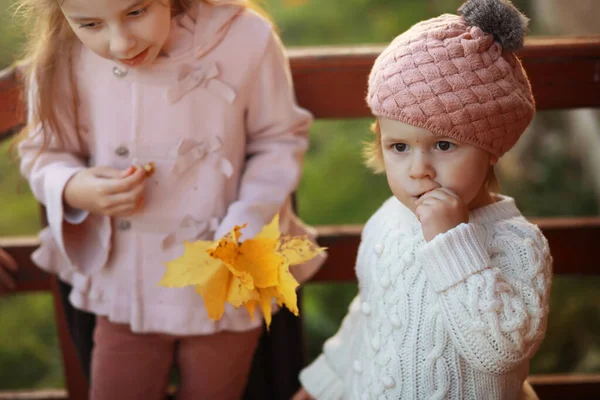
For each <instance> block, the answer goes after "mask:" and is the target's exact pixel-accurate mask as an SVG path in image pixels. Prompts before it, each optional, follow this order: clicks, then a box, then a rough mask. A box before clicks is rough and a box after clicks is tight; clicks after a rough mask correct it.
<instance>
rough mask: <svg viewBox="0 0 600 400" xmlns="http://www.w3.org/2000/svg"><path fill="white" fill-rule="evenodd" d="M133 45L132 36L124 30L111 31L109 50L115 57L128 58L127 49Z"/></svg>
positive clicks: (129, 55)
mask: <svg viewBox="0 0 600 400" xmlns="http://www.w3.org/2000/svg"><path fill="white" fill-rule="evenodd" d="M134 47H135V40H134V38H133V37H132V36H131V35H130V34H129V33H128V32H126V31H124V30H118V31H116V32H113V34H112V35H111V38H110V52H111V53H112V54H113V55H114V56H115V57H117V58H128V57H131V56H132V55H131V54H129V51H130V50H131V49H133V48H134Z"/></svg>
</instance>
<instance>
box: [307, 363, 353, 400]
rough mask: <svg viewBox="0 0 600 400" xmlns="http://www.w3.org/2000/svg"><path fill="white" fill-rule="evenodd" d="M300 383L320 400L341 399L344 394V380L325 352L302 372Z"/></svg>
mask: <svg viewBox="0 0 600 400" xmlns="http://www.w3.org/2000/svg"><path fill="white" fill-rule="evenodd" d="M300 383H301V384H302V387H303V388H304V389H305V390H306V391H307V392H308V393H309V394H310V395H311V396H312V397H314V398H315V399H318V400H339V399H341V398H342V397H343V395H344V386H343V382H342V380H341V379H340V378H339V377H338V376H337V374H336V373H335V371H334V370H333V369H332V368H331V366H330V365H329V363H328V362H327V359H326V358H325V356H324V355H323V354H321V355H320V356H319V357H318V358H317V359H316V360H315V361H314V362H313V363H312V364H311V365H309V366H308V367H306V368H304V369H303V370H302V371H301V372H300Z"/></svg>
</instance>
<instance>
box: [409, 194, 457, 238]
mask: <svg viewBox="0 0 600 400" xmlns="http://www.w3.org/2000/svg"><path fill="white" fill-rule="evenodd" d="M415 204H416V206H417V208H416V209H415V214H416V215H417V218H418V219H419V221H420V222H421V227H422V228H423V236H424V237H425V240H427V241H428V242H429V241H431V240H432V239H433V238H434V237H436V235H438V234H440V233H444V232H447V231H449V230H450V229H452V228H454V227H456V226H458V225H460V224H461V223H463V222H469V209H468V208H467V205H466V204H465V203H464V202H463V201H462V199H461V198H460V197H458V196H457V195H456V194H455V193H454V192H452V191H451V190H448V189H445V188H438V189H434V190H432V191H430V192H427V193H425V194H424V195H423V196H421V198H419V199H418V200H417V201H416V203H415Z"/></svg>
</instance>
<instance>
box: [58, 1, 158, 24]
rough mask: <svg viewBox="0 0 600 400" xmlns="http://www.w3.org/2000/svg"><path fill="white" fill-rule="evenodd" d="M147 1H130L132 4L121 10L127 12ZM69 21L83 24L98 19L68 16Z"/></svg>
mask: <svg viewBox="0 0 600 400" xmlns="http://www.w3.org/2000/svg"><path fill="white" fill-rule="evenodd" d="M147 1H148V0H132V3H131V4H130V5H129V6H127V7H126V8H124V9H123V11H129V10H131V9H132V8H136V7H139V6H141V5H142V4H144V3H146V2H147ZM69 19H70V20H72V21H75V22H83V21H91V20H94V19H98V18H96V17H83V16H69Z"/></svg>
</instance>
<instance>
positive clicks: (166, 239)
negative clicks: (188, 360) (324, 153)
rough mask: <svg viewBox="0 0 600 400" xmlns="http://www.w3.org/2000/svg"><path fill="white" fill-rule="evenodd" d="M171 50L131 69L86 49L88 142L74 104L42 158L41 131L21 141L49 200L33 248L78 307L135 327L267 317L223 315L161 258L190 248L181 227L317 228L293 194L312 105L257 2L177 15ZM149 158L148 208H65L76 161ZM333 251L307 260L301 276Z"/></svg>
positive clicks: (188, 231)
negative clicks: (59, 138)
mask: <svg viewBox="0 0 600 400" xmlns="http://www.w3.org/2000/svg"><path fill="white" fill-rule="evenodd" d="M165 50H166V53H167V55H166V56H165V57H161V58H160V59H158V60H157V61H156V62H155V64H153V65H152V66H151V67H148V68H146V69H138V70H135V69H131V70H127V69H125V68H124V67H123V66H122V65H118V64H117V63H115V62H113V61H109V60H106V59H103V58H100V57H99V56H97V55H95V54H94V53H92V52H91V51H89V50H87V49H85V48H83V47H82V46H78V47H77V48H76V50H75V57H74V60H75V61H74V63H75V64H74V65H75V71H76V72H75V74H76V75H75V78H76V82H77V90H78V95H79V99H80V107H79V108H78V114H79V115H78V130H79V132H80V134H82V135H83V137H84V141H83V142H84V143H83V144H81V145H78V144H77V143H78V140H77V139H76V138H77V136H76V134H75V127H74V126H73V125H74V124H73V123H72V122H71V121H70V120H69V119H68V118H67V117H65V116H64V115H63V120H64V121H67V122H66V123H67V125H68V126H69V127H70V128H71V129H69V131H68V132H65V133H66V134H67V135H68V140H67V141H65V143H64V144H62V145H60V146H59V145H58V144H57V143H54V144H53V148H52V151H47V152H45V153H42V155H41V156H39V157H38V158H37V159H36V156H37V154H38V150H39V147H40V140H39V139H40V136H39V135H37V136H36V135H35V133H36V132H35V131H34V133H33V135H31V136H30V138H29V139H27V140H25V141H24V142H22V144H21V145H20V153H21V156H22V172H23V174H24V175H25V177H26V178H27V179H28V180H29V182H30V185H31V188H32V190H33V193H34V195H35V196H36V198H37V199H38V200H39V201H40V202H41V203H43V204H45V205H46V207H47V213H48V215H47V217H48V222H49V228H48V229H46V230H44V231H43V232H42V233H41V235H40V238H41V242H42V246H41V247H40V249H39V250H38V251H37V252H36V253H35V254H34V257H33V258H34V261H36V263H37V264H38V265H39V266H40V267H41V268H43V269H45V270H48V271H50V272H53V273H57V274H58V275H59V276H60V277H61V278H62V279H64V280H66V281H68V282H71V283H72V284H73V286H74V290H73V292H72V294H71V298H70V299H71V302H72V303H73V305H74V306H75V307H77V308H80V309H83V310H88V311H91V312H93V313H95V314H97V315H105V316H108V318H109V319H110V320H111V321H114V322H120V323H129V324H130V325H131V328H132V330H133V331H134V332H162V333H170V334H180V335H190V334H209V333H213V332H217V331H220V330H247V329H250V328H253V327H255V326H258V325H259V324H260V323H261V320H260V318H257V319H256V320H255V321H251V320H250V318H249V317H248V315H247V311H246V310H245V308H243V307H242V308H241V309H234V308H233V307H228V308H226V312H225V315H224V316H223V318H222V319H221V320H220V321H217V322H212V321H211V320H210V319H209V318H208V316H207V314H206V311H205V309H204V303H203V300H202V298H201V296H199V295H198V294H196V293H195V292H194V288H193V287H188V288H184V289H169V288H164V287H159V286H158V282H159V281H160V279H161V277H162V276H163V274H164V272H165V271H166V268H165V265H164V263H165V262H167V261H169V260H171V259H174V258H177V257H179V256H181V254H182V253H183V241H184V240H187V241H192V240H197V239H203V240H212V239H214V238H219V237H221V236H223V235H224V234H225V233H226V232H227V231H229V230H230V229H231V228H232V227H233V226H234V225H236V224H243V223H247V224H248V227H247V228H246V229H245V230H244V231H243V232H244V234H245V236H246V238H248V237H252V236H253V235H255V234H256V233H257V232H258V231H259V230H260V229H261V228H262V227H263V226H264V225H265V224H266V223H268V222H269V221H270V220H271V219H272V218H273V216H274V215H275V213H277V212H278V211H279V212H280V215H281V229H282V230H283V231H284V232H289V233H291V234H294V235H301V234H307V233H310V232H309V230H307V228H306V227H305V226H304V225H303V224H302V223H301V222H300V221H299V220H298V219H297V217H296V216H295V215H294V213H293V211H292V209H291V206H290V195H291V193H292V192H293V191H294V190H295V189H296V187H297V184H298V181H299V178H300V173H301V166H302V157H303V154H304V152H305V151H306V149H307V147H308V137H307V130H308V128H309V126H310V124H311V122H312V117H311V115H310V114H309V113H308V112H307V111H305V110H303V109H301V108H299V107H298V106H297V105H296V102H295V98H294V93H293V87H292V81H291V77H290V72H289V66H288V62H287V59H286V58H285V55H284V52H283V48H282V45H281V43H280V41H279V39H278V37H277V36H276V35H275V33H274V32H273V30H272V26H271V25H270V23H268V22H267V21H265V20H264V19H263V18H262V17H260V16H258V15H257V14H255V13H253V12H252V11H249V10H245V9H244V8H241V7H238V6H211V5H207V4H205V3H200V4H199V5H198V8H197V9H196V8H194V10H193V11H192V12H190V13H188V14H183V15H180V16H177V17H175V18H174V19H173V22H172V30H171V36H170V38H169V41H168V43H167V46H166V47H165ZM66 85H67V83H66V79H65V82H64V84H63V86H62V88H64V87H66ZM62 88H61V89H62ZM56 97H57V98H60V93H57V94H56ZM63 98H65V97H64V96H63ZM65 114H66V113H65ZM38 132H39V129H38ZM87 160H89V161H87ZM150 161H153V162H155V164H156V172H155V174H154V175H153V176H152V177H151V178H149V179H148V181H147V182H146V184H147V185H146V192H145V194H144V198H145V201H144V207H143V209H142V210H140V211H139V212H137V213H136V214H134V215H133V216H132V217H130V218H124V219H118V218H116V219H115V218H108V217H104V216H99V215H92V214H90V215H88V214H87V213H85V212H82V211H79V212H75V213H71V214H69V213H66V210H65V208H64V205H63V195H62V193H63V190H64V187H65V185H66V183H67V181H68V180H69V179H70V178H71V177H72V176H73V174H75V173H76V172H78V171H80V170H81V169H83V168H86V167H87V166H89V165H108V166H112V167H115V168H122V169H124V168H126V167H128V166H129V165H131V164H137V165H141V164H143V163H146V162H150ZM322 261H323V258H322V257H321V258H318V259H315V260H313V261H312V262H310V263H309V264H306V265H303V266H299V267H298V268H296V271H295V272H296V274H297V277H298V278H299V280H305V279H307V278H308V277H309V276H310V275H312V274H313V273H314V272H315V271H316V269H317V268H318V267H319V266H320V264H321V263H322Z"/></svg>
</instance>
